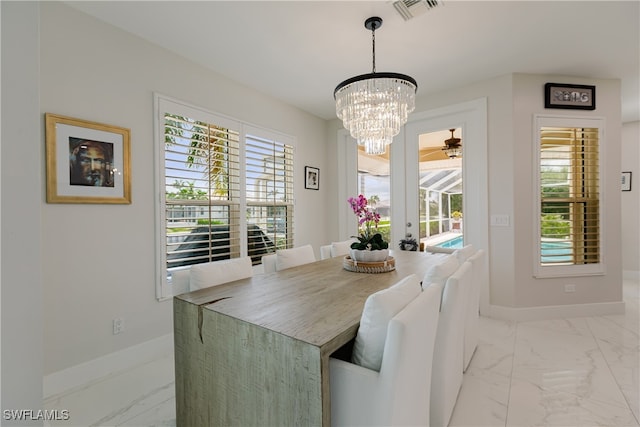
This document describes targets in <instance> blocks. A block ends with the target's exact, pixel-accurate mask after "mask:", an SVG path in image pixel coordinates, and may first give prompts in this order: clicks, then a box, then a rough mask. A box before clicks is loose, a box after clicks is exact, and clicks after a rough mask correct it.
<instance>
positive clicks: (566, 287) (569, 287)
mask: <svg viewBox="0 0 640 427" xmlns="http://www.w3.org/2000/svg"><path fill="white" fill-rule="evenodd" d="M564 291H565V292H575V291H576V285H564Z"/></svg>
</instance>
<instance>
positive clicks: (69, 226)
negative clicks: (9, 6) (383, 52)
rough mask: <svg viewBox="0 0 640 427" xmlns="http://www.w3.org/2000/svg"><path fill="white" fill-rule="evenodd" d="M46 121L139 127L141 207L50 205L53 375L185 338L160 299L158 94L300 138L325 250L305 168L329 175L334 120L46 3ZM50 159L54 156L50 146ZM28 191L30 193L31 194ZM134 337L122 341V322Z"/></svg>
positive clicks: (311, 231)
mask: <svg viewBox="0 0 640 427" xmlns="http://www.w3.org/2000/svg"><path fill="white" fill-rule="evenodd" d="M40 43H41V58H40V59H41V70H40V86H41V102H40V113H43V114H44V113H45V112H51V113H56V114H62V115H66V116H71V117H76V118H81V119H86V120H92V121H97V122H101V123H107V124H113V125H117V126H122V127H127V128H130V129H131V169H132V197H133V203H132V204H131V205H114V206H109V205H78V204H75V205H63V204H46V203H42V204H41V205H40V206H38V209H39V210H40V211H41V213H42V217H43V236H42V249H43V253H44V254H46V256H45V257H44V259H43V262H42V272H43V275H44V277H46V281H45V283H44V301H45V308H44V336H45V338H44V352H45V358H44V372H45V374H50V373H53V372H56V371H60V370H62V369H64V368H68V367H70V366H74V365H78V364H80V363H82V362H85V361H88V360H91V359H94V358H97V357H99V356H102V355H105V354H108V353H110V352H114V351H117V350H120V349H123V348H126V347H130V346H132V345H134V344H138V343H140V342H143V341H147V340H151V339H154V338H156V337H159V336H161V335H163V334H168V333H170V332H172V330H173V324H172V305H171V302H170V301H165V302H158V301H157V300H156V294H155V283H154V280H155V276H154V273H155V254H154V248H155V233H154V221H155V214H154V202H155V200H156V197H155V196H154V194H153V192H154V190H153V188H154V186H153V183H154V174H155V170H154V163H153V159H154V156H153V143H154V141H153V109H152V107H153V105H152V101H153V93H154V91H157V92H159V93H162V94H165V95H168V96H171V97H174V98H177V99H182V100H184V101H186V102H189V103H191V104H195V105H197V106H201V107H204V108H207V109H209V110H211V111H214V112H218V113H221V114H224V115H227V116H231V117H234V118H237V119H239V120H242V121H245V122H249V123H252V124H255V125H258V126H263V127H267V128H270V129H274V130H277V131H280V132H283V133H286V134H289V135H293V136H295V137H296V138H297V145H296V148H295V156H296V157H295V161H296V167H297V170H296V178H298V179H299V181H298V183H297V186H296V189H295V198H296V207H297V210H296V215H295V230H296V244H305V243H310V244H312V245H313V246H314V247H315V249H316V251H318V248H319V246H320V245H321V244H324V243H325V241H326V239H325V234H326V232H325V228H326V224H327V222H328V221H329V219H327V218H326V215H324V209H323V206H324V205H325V204H326V199H327V194H328V193H329V192H328V190H327V186H326V185H324V182H321V184H320V191H312V190H305V189H304V184H303V181H302V178H303V176H304V166H305V165H310V166H315V167H319V168H320V170H321V180H323V179H325V175H324V174H323V171H325V170H326V169H325V166H326V161H325V159H326V148H325V139H326V137H325V121H324V120H321V119H318V118H316V117H314V116H311V115H309V114H307V113H304V112H302V111H300V110H298V109H295V108H293V107H290V106H288V105H287V104H284V103H282V102H280V101H278V100H275V99H272V98H269V97H267V96H264V95H262V94H260V93H258V92H256V91H253V90H251V89H249V88H247V87H243V86H241V85H238V84H237V83H234V82H233V81H230V80H228V79H225V78H223V77H221V76H219V75H217V74H214V73H212V72H210V71H208V70H206V69H204V68H201V67H199V66H197V65H194V64H193V63H190V62H188V61H186V60H185V59H183V58H181V57H180V56H177V55H175V54H172V53H170V52H168V51H167V50H165V49H163V48H160V47H157V46H154V45H151V44H149V43H147V42H146V41H144V40H142V39H140V38H137V37H135V36H132V35H130V34H128V33H124V32H122V31H121V30H119V29H116V28H115V27H112V26H109V25H106V24H104V23H102V22H100V21H98V20H95V19H94V18H92V17H89V16H87V15H84V14H82V13H80V12H78V11H76V10H74V9H71V8H69V7H67V6H65V5H64V4H60V3H53V2H42V3H41V37H40ZM38 143H39V144H40V145H41V152H43V150H44V144H43V143H42V140H40V141H38ZM22 191H25V190H24V189H22ZM116 317H122V318H124V319H125V325H126V331H125V332H124V333H123V334H120V335H112V330H111V329H112V319H114V318H116Z"/></svg>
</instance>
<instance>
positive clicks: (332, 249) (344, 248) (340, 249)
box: [320, 239, 356, 259]
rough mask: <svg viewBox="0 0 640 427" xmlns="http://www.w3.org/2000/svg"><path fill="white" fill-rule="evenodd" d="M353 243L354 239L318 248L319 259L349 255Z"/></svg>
mask: <svg viewBox="0 0 640 427" xmlns="http://www.w3.org/2000/svg"><path fill="white" fill-rule="evenodd" d="M355 241H356V240H355V239H348V240H343V241H341V242H331V244H330V245H323V246H320V259H327V258H335V257H338V256H344V255H349V250H350V249H351V244H352V243H353V242H355Z"/></svg>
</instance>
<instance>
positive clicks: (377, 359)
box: [351, 274, 421, 371]
mask: <svg viewBox="0 0 640 427" xmlns="http://www.w3.org/2000/svg"><path fill="white" fill-rule="evenodd" d="M420 292H421V288H420V281H419V279H418V277H417V276H416V275H415V274H412V275H410V276H407V277H405V278H404V279H402V280H401V281H399V282H398V283H396V284H395V285H393V286H391V287H390V288H387V289H383V290H381V291H378V292H376V293H374V294H372V295H369V297H368V298H367V301H366V302H365V304H364V310H363V312H362V317H361V319H360V328H359V329H358V334H357V335H356V340H355V344H354V347H353V354H352V357H351V361H352V363H355V364H357V365H360V366H363V367H365V368H369V369H373V370H375V371H380V366H381V364H382V353H383V351H384V344H385V341H386V339H387V326H388V324H389V321H390V320H391V319H392V318H393V316H395V315H396V314H397V313H399V312H400V310H402V309H403V308H404V307H406V306H407V304H409V303H410V302H411V301H412V300H413V299H415V298H416V297H417V296H418V295H420Z"/></svg>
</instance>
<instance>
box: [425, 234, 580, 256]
mask: <svg viewBox="0 0 640 427" xmlns="http://www.w3.org/2000/svg"><path fill="white" fill-rule="evenodd" d="M436 246H438V247H440V248H451V249H460V248H462V247H463V246H464V237H462V236H457V237H454V238H453V239H449V240H446V241H444V242H441V243H439V244H437V245H436ZM541 249H542V257H541V259H540V260H541V261H542V262H570V261H571V260H572V257H571V242H542V248H541Z"/></svg>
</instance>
